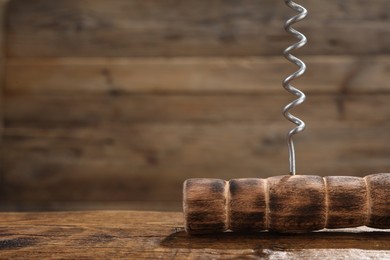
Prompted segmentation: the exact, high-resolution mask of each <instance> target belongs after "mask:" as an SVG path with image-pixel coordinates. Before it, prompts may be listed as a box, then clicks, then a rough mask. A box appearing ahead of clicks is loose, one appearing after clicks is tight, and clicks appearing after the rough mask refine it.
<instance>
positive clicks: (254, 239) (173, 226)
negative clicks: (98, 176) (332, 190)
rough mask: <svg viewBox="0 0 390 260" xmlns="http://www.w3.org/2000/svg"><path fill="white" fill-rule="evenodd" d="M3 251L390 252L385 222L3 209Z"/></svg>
mask: <svg viewBox="0 0 390 260" xmlns="http://www.w3.org/2000/svg"><path fill="white" fill-rule="evenodd" d="M0 258H1V259H3V258H7V259H8V258H12V259H14V258H28V259H31V258H39V259H48V258H51V259H52V258H56V259H65V258H66V259H75V258H78V259H79V258H83V259H85V258H88V259H115V258H116V259H118V258H122V259H123V258H128V259H129V258H130V259H143V258H146V259H157V258H160V259H187V258H191V259H216V258H218V259H220V258H229V259H231V258H240V259H242V258H245V259H259V258H260V259H280V258H289V259H390V230H375V229H369V228H365V227H362V228H354V229H343V230H337V231H335V230H328V231H320V232H313V233H305V234H276V233H269V232H262V233H254V234H237V233H223V234H217V235H208V236H188V235H187V234H186V233H185V232H184V229H183V216H182V213H179V212H143V211H88V212H38V213H37V212H33V213H32V212H28V213H0Z"/></svg>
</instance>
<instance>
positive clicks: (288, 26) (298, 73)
mask: <svg viewBox="0 0 390 260" xmlns="http://www.w3.org/2000/svg"><path fill="white" fill-rule="evenodd" d="M285 3H286V5H287V6H289V7H290V8H291V9H293V10H295V11H297V12H299V14H297V15H295V16H293V17H291V18H290V19H288V20H287V21H286V23H285V24H284V29H285V30H286V32H288V33H290V34H291V35H293V36H295V37H296V38H297V39H298V40H299V41H298V42H296V43H295V44H292V45H290V46H288V47H287V48H286V49H285V50H284V52H283V55H284V57H285V58H286V59H287V60H289V61H290V62H292V63H294V64H295V65H297V66H298V67H299V69H298V70H297V71H296V72H294V73H293V74H291V75H289V76H288V77H286V78H285V79H284V80H283V87H284V88H285V89H286V90H287V91H288V92H290V93H292V94H294V95H296V96H297V97H298V98H297V99H295V100H294V101H292V102H291V103H289V104H288V105H286V106H285V107H284V109H283V115H284V117H285V118H286V119H288V120H289V121H290V122H292V123H294V124H296V125H297V126H296V127H295V128H293V129H291V130H290V131H289V132H288V134H287V145H288V151H289V162H290V174H291V175H295V173H296V164H295V148H294V142H293V136H294V135H295V134H298V133H300V132H302V131H303V130H305V127H306V125H305V122H303V121H302V120H301V119H299V118H298V117H296V116H294V115H292V114H291V113H290V112H289V111H290V110H291V109H293V108H294V107H296V106H298V105H300V104H302V103H303V102H304V101H305V99H306V96H305V94H304V93H303V92H302V91H300V90H299V89H297V88H295V87H293V86H292V85H291V84H290V82H291V81H293V80H294V79H296V78H298V77H300V76H302V75H303V74H304V73H305V71H306V65H305V63H304V62H303V61H301V60H300V59H298V58H297V57H295V56H294V55H292V54H291V52H292V51H293V50H295V49H299V48H302V47H303V46H304V45H305V44H306V43H307V39H306V37H305V35H303V34H302V33H300V32H299V31H297V30H295V29H294V28H292V27H291V25H293V24H295V23H297V22H299V21H301V20H303V19H304V18H305V17H306V16H307V10H306V9H305V8H304V7H303V6H301V5H298V4H296V3H295V2H293V1H292V0H285Z"/></svg>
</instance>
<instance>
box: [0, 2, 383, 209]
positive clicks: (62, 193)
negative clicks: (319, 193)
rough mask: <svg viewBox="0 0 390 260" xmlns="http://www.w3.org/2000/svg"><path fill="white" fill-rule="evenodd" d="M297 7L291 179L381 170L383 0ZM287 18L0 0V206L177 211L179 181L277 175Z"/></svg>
mask: <svg viewBox="0 0 390 260" xmlns="http://www.w3.org/2000/svg"><path fill="white" fill-rule="evenodd" d="M299 2H300V3H302V4H303V5H304V6H306V7H307V8H308V9H309V12H310V15H309V17H308V18H307V20H305V21H303V22H301V23H300V24H299V25H297V26H296V27H297V28H298V29H299V30H301V31H302V32H304V33H305V34H306V35H307V36H308V38H309V44H308V45H307V46H306V47H304V48H303V49H301V50H299V51H297V52H296V54H297V56H299V57H301V58H302V59H303V60H304V61H305V62H307V65H308V72H307V74H306V75H305V76H304V77H302V78H301V79H299V80H297V81H296V82H295V85H296V86H297V87H298V88H300V89H302V90H303V91H305V92H306V93H307V96H308V100H307V102H306V103H305V104H304V105H302V106H300V107H299V108H297V109H295V110H294V114H296V115H297V116H299V117H301V118H302V119H303V120H304V121H305V122H306V123H307V125H308V128H307V130H306V131H305V132H304V133H303V134H300V135H298V136H297V137H296V139H295V140H296V149H297V159H298V161H297V167H298V171H299V173H302V174H318V175H365V174H370V173H376V172H389V171H390V131H389V130H390V1H389V0H371V1H359V0H344V1H338V0H329V1H311V0H302V1H299ZM293 14H294V12H292V11H291V10H290V9H288V8H287V7H286V6H285V5H284V1H282V0H280V1H275V0H261V1H260V0H207V1H199V0H180V1H179V0H164V1H161V0H116V1H108V0H56V1H53V0H12V1H10V2H9V4H8V5H7V6H6V18H5V23H6V27H5V45H6V46H5V53H6V66H5V76H6V77H5V81H4V82H3V83H4V84H3V93H4V98H3V99H4V102H3V106H2V108H3V110H2V112H3V113H2V114H3V117H4V126H5V129H4V133H3V142H2V146H1V193H0V194H1V197H0V199H1V205H2V206H1V208H2V209H10V208H13V209H15V208H16V209H34V207H35V208H39V209H63V208H75V207H76V206H77V205H78V206H77V207H80V208H88V207H94V206H91V205H95V207H103V208H104V207H110V205H111V207H119V206H118V205H122V206H123V207H124V208H130V207H144V208H148V207H149V208H151V209H152V208H156V207H157V206H156V205H160V207H162V208H164V209H179V208H180V200H181V185H182V182H183V180H185V179H186V178H190V177H216V178H224V179H229V178H237V177H255V176H258V177H265V176H271V175H280V174H288V159H287V147H286V144H285V135H286V133H287V131H288V129H290V128H292V127H293V125H292V124H291V123H288V122H286V120H285V119H284V118H283V117H282V115H281V109H282V107H283V106H285V105H286V104H287V103H288V102H289V101H291V100H292V99H293V98H294V96H292V95H290V94H288V93H287V92H285V91H284V90H283V89H282V87H281V81H282V79H283V78H284V77H285V76H286V75H288V74H289V73H292V72H293V71H294V70H295V69H296V67H295V66H294V65H292V64H290V63H288V62H287V61H286V60H284V58H282V56H281V52H282V50H283V49H284V48H285V47H286V46H288V45H289V44H291V43H292V42H294V39H293V38H292V37H291V36H289V35H287V34H286V33H285V32H284V31H283V23H284V20H285V19H287V18H288V17H289V16H291V15H293ZM110 203H114V204H110ZM159 203H162V204H159ZM112 205H114V206H112ZM134 205H135V206H134ZM167 205H170V206H167Z"/></svg>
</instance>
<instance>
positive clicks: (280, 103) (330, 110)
mask: <svg viewBox="0 0 390 260" xmlns="http://www.w3.org/2000/svg"><path fill="white" fill-rule="evenodd" d="M293 99H294V97H293V96H292V95H291V96H290V97H289V95H285V96H279V95H261V94H260V95H254V94H252V95H119V96H111V97H110V96H108V97H106V96H98V97H96V96H92V97H90V96H67V97H62V96H30V95H27V96H24V95H23V96H20V95H8V96H7V99H6V100H5V110H4V118H5V124H6V126H7V127H31V126H37V127H49V128H50V127H61V126H62V127H104V126H122V125H129V124H132V123H140V122H143V123H153V122H161V123H169V122H171V123H172V122H183V123H188V122H192V123H226V122H231V123H233V122H238V123H239V122H263V123H264V124H268V123H270V122H284V121H285V119H284V118H283V116H282V114H281V110H282V108H283V107H284V106H285V105H286V104H287V103H289V102H291V101H292V100H293ZM389 102H390V95H388V94H386V95H384V94H382V95H329V96H328V95H312V96H308V100H307V102H305V103H304V104H302V105H301V106H299V107H296V108H295V109H294V112H293V113H294V114H296V115H297V116H299V117H302V118H303V119H304V120H305V121H307V123H308V124H309V126H310V125H311V124H317V125H319V124H327V123H329V122H331V123H334V122H361V124H362V125H375V124H383V125H388V124H389V122H390V109H389Z"/></svg>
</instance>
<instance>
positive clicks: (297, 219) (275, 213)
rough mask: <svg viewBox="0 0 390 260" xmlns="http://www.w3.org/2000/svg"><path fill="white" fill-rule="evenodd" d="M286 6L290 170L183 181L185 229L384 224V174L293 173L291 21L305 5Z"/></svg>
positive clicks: (387, 176) (389, 213)
mask: <svg viewBox="0 0 390 260" xmlns="http://www.w3.org/2000/svg"><path fill="white" fill-rule="evenodd" d="M284 1H285V3H286V5H287V6H289V7H290V8H292V9H293V10H295V11H297V12H298V13H299V14H297V15H295V16H293V17H292V18H290V19H288V20H287V21H286V23H285V25H284V28H285V30H286V31H287V32H288V33H290V34H292V35H293V36H295V37H296V38H297V39H298V42H296V43H294V44H292V45H290V46H289V47H287V48H286V49H285V50H284V52H283V55H284V57H285V58H286V59H287V60H289V61H290V62H292V63H294V64H295V65H297V66H298V67H299V69H298V70H297V71H296V72H294V73H292V74H291V75H289V76H288V77H286V78H285V79H284V81H283V87H284V88H285V89H286V90H287V91H288V92H290V93H292V94H294V95H295V96H297V99H295V100H294V101H292V102H291V103H289V104H287V105H286V106H285V107H284V109H283V115H284V116H285V117H286V118H287V119H288V120H289V121H291V122H292V123H294V124H295V125H296V127H295V128H293V129H291V130H290V131H289V132H288V134H287V145H288V151H289V163H290V175H281V176H274V177H270V178H267V179H261V178H246V179H233V180H230V181H225V180H221V179H188V180H186V181H185V182H184V186H183V211H184V220H185V223H184V225H185V230H186V231H187V232H188V233H189V234H206V233H215V232H224V231H227V230H230V231H240V232H242V231H250V232H255V231H263V230H269V231H277V232H305V231H312V230H318V229H323V228H346V227H358V226H364V225H365V226H368V227H373V228H381V229H388V228H390V203H389V198H390V189H389V187H390V173H379V174H372V175H368V176H366V177H364V178H361V177H351V176H349V177H348V176H328V177H320V176H315V175H295V174H296V164H295V150H294V142H293V136H294V135H296V134H298V133H300V132H302V131H303V130H304V129H305V123H304V122H303V121H302V120H301V119H299V118H298V117H296V116H294V115H292V114H291V113H290V110H291V109H293V108H294V107H296V106H298V105H300V104H302V103H303V102H304V101H305V99H306V96H305V94H304V93H303V92H302V91H300V90H299V89H297V88H295V87H293V86H292V85H291V82H292V81H293V80H294V79H296V78H298V77H300V76H302V75H303V74H304V73H305V71H306V65H305V63H304V62H303V61H301V60H300V59H298V58H297V57H295V56H294V55H292V54H291V52H292V51H294V50H296V49H299V48H301V47H303V46H304V45H305V44H306V42H307V39H306V37H305V36H304V35H303V34H302V33H300V32H298V31H297V30H295V29H294V28H292V27H291V26H292V25H293V24H295V23H297V22H299V21H301V20H303V19H304V18H305V17H306V16H307V13H308V12H307V10H306V9H305V8H304V7H302V6H300V5H298V4H296V3H295V2H293V1H291V0H284Z"/></svg>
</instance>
